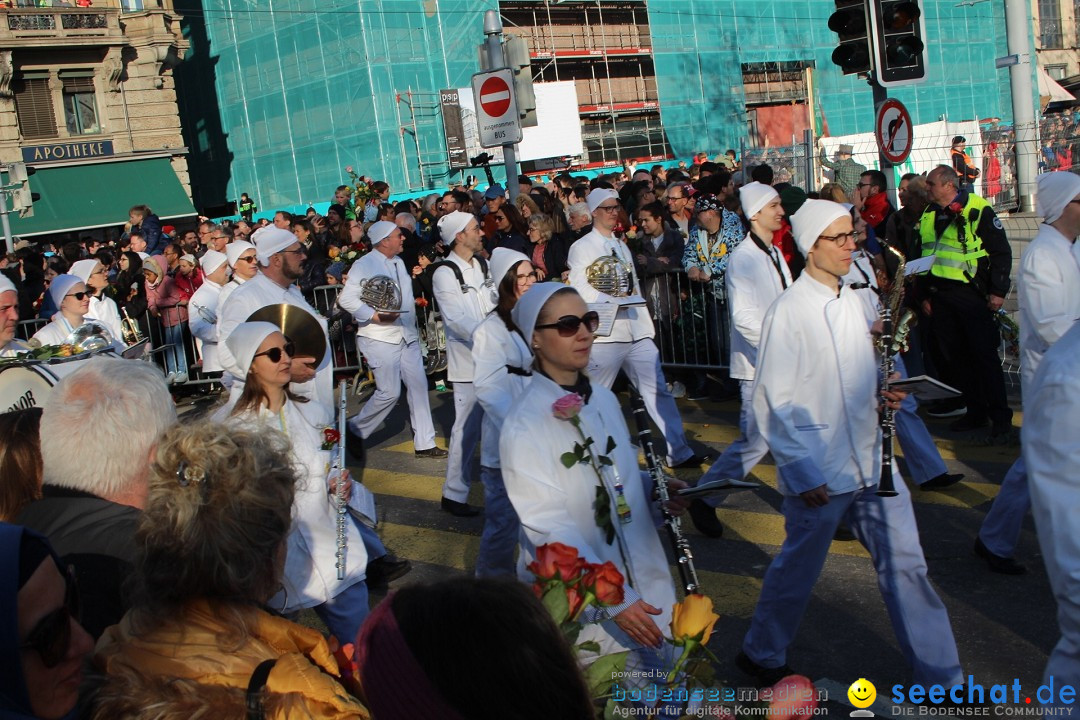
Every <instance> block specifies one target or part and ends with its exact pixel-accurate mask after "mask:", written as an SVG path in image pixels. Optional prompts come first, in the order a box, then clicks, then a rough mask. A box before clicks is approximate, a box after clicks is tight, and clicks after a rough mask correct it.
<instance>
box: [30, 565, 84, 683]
mask: <svg viewBox="0 0 1080 720" xmlns="http://www.w3.org/2000/svg"><path fill="white" fill-rule="evenodd" d="M80 618H81V615H80V608H79V588H78V586H77V585H76V583H75V576H74V575H73V574H72V572H71V570H70V569H69V570H68V571H67V576H66V578H65V589H64V604H63V605H61V606H60V607H58V608H57V609H55V610H53V611H52V612H51V613H49V614H48V615H46V616H45V617H43V618H41V620H40V621H39V622H38V624H37V625H35V626H34V629H33V630H31V631H30V634H29V635H27V636H26V642H24V643H23V644H22V645H20V646H19V647H20V648H21V649H22V650H33V651H34V652H36V653H37V654H38V655H40V656H41V663H42V664H43V665H44V666H45V667H47V668H54V667H56V666H57V665H59V664H60V663H61V662H63V661H64V658H65V657H67V654H68V648H70V647H71V621H72V620H75V622H79V620H80Z"/></svg>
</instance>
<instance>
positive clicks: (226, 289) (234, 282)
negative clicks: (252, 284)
mask: <svg viewBox="0 0 1080 720" xmlns="http://www.w3.org/2000/svg"><path fill="white" fill-rule="evenodd" d="M246 282H247V280H245V279H244V278H242V277H240V276H239V275H233V276H232V278H231V279H230V280H229V282H227V283H225V284H224V285H222V286H221V293H220V294H219V295H218V307H219V308H223V307H225V301H226V300H228V299H229V296H230V295H232V294H233V293H234V292H236V291H237V290H238V289H240V286H241V285H243V284H244V283H246ZM219 332H220V330H219ZM218 342H219V343H220V342H224V340H223V339H222V338H221V337H218Z"/></svg>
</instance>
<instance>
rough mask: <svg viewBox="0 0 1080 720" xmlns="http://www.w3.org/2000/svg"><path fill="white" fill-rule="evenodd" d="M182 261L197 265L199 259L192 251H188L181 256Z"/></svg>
mask: <svg viewBox="0 0 1080 720" xmlns="http://www.w3.org/2000/svg"><path fill="white" fill-rule="evenodd" d="M180 262H186V263H191V264H192V265H197V264H198V262H199V261H198V260H196V259H195V256H194V255H192V254H191V253H187V254H186V255H181V256H180Z"/></svg>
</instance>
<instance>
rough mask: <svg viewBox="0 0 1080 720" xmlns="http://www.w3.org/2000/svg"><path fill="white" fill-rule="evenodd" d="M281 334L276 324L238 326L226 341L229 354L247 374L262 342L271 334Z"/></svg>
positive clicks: (251, 323)
mask: <svg viewBox="0 0 1080 720" xmlns="http://www.w3.org/2000/svg"><path fill="white" fill-rule="evenodd" d="M276 332H281V328H279V327H278V326H277V325H275V324H274V323H268V322H245V323H240V324H239V325H237V326H236V329H235V330H233V331H232V333H230V334H229V337H228V338H227V339H226V340H225V345H227V346H228V348H229V352H231V353H232V354H233V357H234V358H236V364H237V365H238V366H239V367H240V369H241V370H243V371H244V374H245V375H246V374H247V371H248V370H250V369H251V363H252V362H254V361H255V353H257V352H258V351H259V346H260V345H262V341H263V340H265V339H266V338H268V337H270V335H271V334H273V333H276Z"/></svg>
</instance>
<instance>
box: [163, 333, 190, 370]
mask: <svg viewBox="0 0 1080 720" xmlns="http://www.w3.org/2000/svg"><path fill="white" fill-rule="evenodd" d="M164 327H165V342H166V343H167V344H168V345H170V347H168V348H166V349H165V352H164V353H162V354H163V355H164V356H165V373H166V374H169V373H186V372H187V357H186V356H185V355H184V326H183V325H166V326H164Z"/></svg>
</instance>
